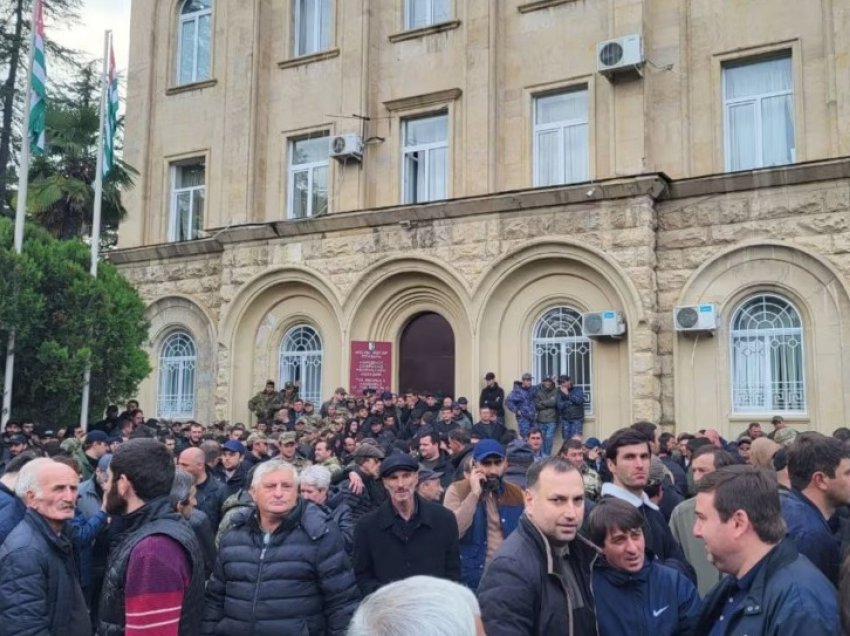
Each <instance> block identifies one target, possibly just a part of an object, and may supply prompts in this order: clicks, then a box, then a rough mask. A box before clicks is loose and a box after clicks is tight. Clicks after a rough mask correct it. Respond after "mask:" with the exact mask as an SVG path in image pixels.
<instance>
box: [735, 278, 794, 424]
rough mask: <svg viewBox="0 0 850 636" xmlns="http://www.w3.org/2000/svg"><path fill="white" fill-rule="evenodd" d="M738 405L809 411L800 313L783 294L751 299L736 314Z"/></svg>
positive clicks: (740, 407)
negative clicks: (807, 407) (807, 408)
mask: <svg viewBox="0 0 850 636" xmlns="http://www.w3.org/2000/svg"><path fill="white" fill-rule="evenodd" d="M731 348H732V354H731V361H732V410H733V411H736V412H758V413H774V412H777V411H778V412H790V413H803V412H805V410H806V379H805V373H804V364H803V327H802V323H801V321H800V314H799V313H798V312H797V310H796V309H795V308H794V306H793V305H791V303H789V302H788V301H787V300H785V299H784V298H782V297H780V296H775V295H773V294H760V295H758V296H754V297H751V298H748V299H747V300H745V301H744V302H743V303H742V304H741V305H740V306H739V307H738V309H737V310H736V311H735V313H734V315H733V316H732V339H731Z"/></svg>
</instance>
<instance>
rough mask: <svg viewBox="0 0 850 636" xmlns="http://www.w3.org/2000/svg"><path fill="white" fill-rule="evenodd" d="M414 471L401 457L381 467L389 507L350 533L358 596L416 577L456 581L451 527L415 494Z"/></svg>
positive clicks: (448, 516)
mask: <svg viewBox="0 0 850 636" xmlns="http://www.w3.org/2000/svg"><path fill="white" fill-rule="evenodd" d="M418 470H419V464H418V463H417V461H416V460H415V459H413V458H412V457H411V456H410V455H407V454H406V453H396V454H395V455H390V456H389V457H387V458H386V459H385V460H384V462H383V464H382V465H381V480H382V481H383V483H384V486H385V487H386V489H387V492H388V493H389V496H390V497H389V501H386V502H385V503H383V504H382V505H381V507H380V508H378V509H377V510H375V511H373V512H370V513H369V514H367V515H366V516H365V517H363V518H362V519H361V520H360V521H359V522H358V523H357V526H356V527H355V528H354V571H355V573H356V575H357V584H358V585H359V586H360V590H361V591H362V592H363V594H364V595H366V594H370V593H372V592H374V591H375V590H376V589H378V588H379V587H380V586H382V585H385V584H386V583H391V582H393V581H397V580H399V579H405V578H407V577H410V576H415V575H417V574H424V575H427V576H436V577H438V578H443V579H449V580H451V581H458V582H459V581H460V579H461V577H460V547H459V544H458V529H457V522H456V521H455V517H454V515H453V514H452V513H451V512H449V511H448V510H447V509H446V508H444V507H443V506H441V505H439V504H435V503H431V502H430V501H425V500H424V499H422V498H421V497H420V496H419V495H417V494H416V484H417V482H418V476H417V471H418Z"/></svg>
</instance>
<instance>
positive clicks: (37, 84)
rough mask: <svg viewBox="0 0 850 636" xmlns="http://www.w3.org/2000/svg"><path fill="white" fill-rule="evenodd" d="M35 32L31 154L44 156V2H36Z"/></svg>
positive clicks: (45, 70) (39, 0)
mask: <svg viewBox="0 0 850 636" xmlns="http://www.w3.org/2000/svg"><path fill="white" fill-rule="evenodd" d="M34 15H35V25H34V28H35V31H34V33H33V46H34V49H33V58H32V73H31V75H30V82H31V85H32V93H31V95H30V113H29V114H30V118H29V138H30V152H32V153H33V154H34V155H43V154H44V147H45V143H44V111H45V109H46V106H47V91H46V89H45V83H46V81H47V66H46V64H45V61H44V5H43V2H42V0H35V11H34Z"/></svg>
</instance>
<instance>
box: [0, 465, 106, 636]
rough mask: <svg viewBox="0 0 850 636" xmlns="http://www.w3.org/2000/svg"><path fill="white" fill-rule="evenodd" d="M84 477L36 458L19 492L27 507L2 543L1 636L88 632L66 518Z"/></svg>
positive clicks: (21, 475)
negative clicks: (19, 520) (81, 478)
mask: <svg viewBox="0 0 850 636" xmlns="http://www.w3.org/2000/svg"><path fill="white" fill-rule="evenodd" d="M79 485H80V478H79V476H78V475H77V473H76V471H74V470H73V469H72V468H71V467H70V466H67V465H65V464H60V463H59V462H55V461H53V460H52V459H45V458H39V459H34V460H32V461H31V462H29V463H28V464H26V465H25V466H24V467H23V468H21V470H20V472H19V473H18V478H17V480H16V482H15V494H16V495H17V496H18V497H19V498H20V499H21V501H23V502H24V504H25V505H26V507H27V512H26V514H25V515H24V518H23V520H22V521H21V522H20V523H19V524H18V525H17V526H15V528H14V530H12V532H11V533H10V534H9V536H8V537H6V540H5V541H4V542H3V545H2V546H0V636H7V635H8V636H11V635H12V634H44V635H45V636H46V635H48V634H49V635H51V636H53V635H58V634H62V635H63V636H65V635H67V636H89V635H90V634H91V622H90V620H89V613H88V609H87V608H86V602H85V599H84V598H83V591H82V589H81V587H80V581H79V572H78V570H77V564H76V559H75V558H74V549H73V546H72V544H71V539H70V537H69V535H68V527H67V522H68V521H70V520H71V519H72V518H73V517H74V508H75V506H76V503H77V490H78V488H79Z"/></svg>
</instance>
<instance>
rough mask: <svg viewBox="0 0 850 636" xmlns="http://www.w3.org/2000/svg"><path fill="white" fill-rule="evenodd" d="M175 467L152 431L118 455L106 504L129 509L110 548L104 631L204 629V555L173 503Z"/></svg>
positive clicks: (118, 510) (122, 511)
mask: <svg viewBox="0 0 850 636" xmlns="http://www.w3.org/2000/svg"><path fill="white" fill-rule="evenodd" d="M174 470H175V468H174V461H173V459H172V456H171V453H170V452H169V451H168V449H167V448H166V447H165V445H164V444H161V443H160V442H158V441H156V440H154V439H142V438H140V439H131V440H130V441H128V442H126V443H124V444H122V445H121V446H120V447H119V448H118V450H116V451H115V454H114V455H113V456H112V462H111V463H110V465H109V480H108V482H107V485H106V488H105V490H106V492H107V495H106V512H108V513H109V514H111V515H122V516H123V519H122V523H123V527H124V528H125V532H124V534H123V535H122V536H121V538H120V540H119V542H118V543H117V545H116V546H115V547H114V548H113V549H112V551H111V553H110V555H109V561H108V563H107V567H106V576H105V577H104V581H103V590H102V592H101V597H100V613H99V625H98V630H97V633H98V634H107V635H111V634H122V635H123V634H125V633H127V634H130V633H132V634H137V633H144V634H153V633H157V634H170V635H177V634H180V635H187V636H188V635H190V634H191V635H195V634H198V633H199V631H200V619H201V614H202V612H203V607H204V559H203V555H202V552H201V548H200V545H199V544H198V539H197V537H196V535H195V531H194V530H193V529H192V527H191V526H190V525H189V523H188V522H187V521H186V520H185V519H184V518H183V517H182V516H181V515H180V514H179V513H178V512H176V511H175V510H174V509H173V507H172V506H171V505H170V501H169V493H170V492H171V487H172V484H173V482H174ZM151 629H156V630H157V631H156V632H153V631H150V630H151Z"/></svg>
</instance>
